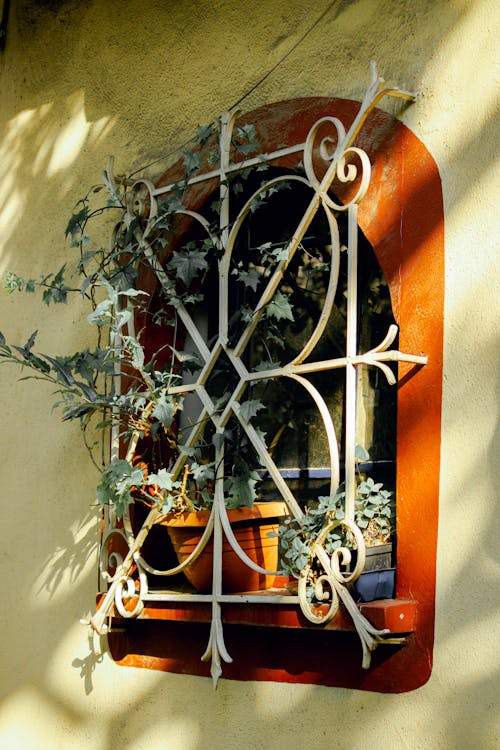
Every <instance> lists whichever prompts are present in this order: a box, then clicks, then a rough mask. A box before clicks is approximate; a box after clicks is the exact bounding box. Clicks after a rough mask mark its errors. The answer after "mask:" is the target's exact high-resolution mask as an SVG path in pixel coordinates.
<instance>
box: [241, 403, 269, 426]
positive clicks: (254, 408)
mask: <svg viewBox="0 0 500 750" xmlns="http://www.w3.org/2000/svg"><path fill="white" fill-rule="evenodd" d="M261 409H264V404H263V403H262V401H258V400H257V399H250V400H249V401H243V403H242V404H240V410H239V413H240V414H241V416H242V417H243V419H244V420H245V422H249V421H250V420H251V418H252V417H255V415H256V414H257V412H258V411H260V410H261Z"/></svg>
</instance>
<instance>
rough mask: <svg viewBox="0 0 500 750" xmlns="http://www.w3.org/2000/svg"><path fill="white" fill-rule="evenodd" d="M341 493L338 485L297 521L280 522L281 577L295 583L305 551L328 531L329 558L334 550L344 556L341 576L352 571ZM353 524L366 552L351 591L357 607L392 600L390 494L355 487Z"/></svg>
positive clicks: (377, 487) (368, 482)
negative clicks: (289, 577)
mask: <svg viewBox="0 0 500 750" xmlns="http://www.w3.org/2000/svg"><path fill="white" fill-rule="evenodd" d="M344 519H345V491H344V488H343V485H340V487H339V488H338V490H337V491H336V492H335V494H334V495H329V496H320V497H319V498H318V500H317V502H314V503H310V504H309V505H308V506H307V507H306V509H305V514H304V517H303V519H302V520H301V521H300V522H299V521H297V520H296V519H285V521H284V522H283V524H282V525H281V526H280V529H279V540H280V560H281V567H282V568H283V569H284V571H285V573H286V574H288V575H289V576H291V577H293V578H297V579H298V578H300V575H301V571H302V570H303V569H304V568H305V566H306V565H308V564H309V563H310V561H311V557H312V555H311V546H312V545H313V543H314V542H315V540H316V539H317V538H318V537H319V536H320V534H321V532H322V530H323V529H326V527H327V526H328V525H332V524H334V523H335V522H338V525H333V527H332V529H331V531H329V533H328V534H327V536H326V539H325V542H324V546H325V549H326V551H327V552H328V553H329V554H330V555H332V554H333V553H334V552H335V551H336V550H337V551H338V550H340V549H344V550H347V551H348V554H347V555H346V556H345V558H344V559H345V563H344V570H345V572H346V573H347V574H348V573H349V571H350V570H351V569H352V568H353V567H354V563H355V560H356V555H357V550H356V543H355V540H354V537H353V535H352V534H351V533H350V532H349V531H348V530H346V529H345V527H344V526H343V525H342V521H343V520H344ZM354 522H355V523H356V525H357V526H358V527H359V529H360V530H361V533H362V536H363V540H364V543H365V546H366V550H365V554H366V561H365V566H364V570H363V572H362V573H361V575H360V576H359V578H358V579H357V580H356V581H354V582H353V583H352V584H351V586H352V589H353V591H354V593H355V595H356V597H357V598H358V599H359V600H361V601H365V602H366V601H373V600H374V599H386V598H391V597H392V596H393V595H394V582H395V569H394V567H392V540H393V535H394V528H395V501H394V497H393V493H392V492H389V491H388V490H386V489H384V487H383V485H382V483H380V482H374V480H373V479H372V478H371V477H367V478H362V479H360V481H359V482H358V484H357V487H356V496H355V508H354Z"/></svg>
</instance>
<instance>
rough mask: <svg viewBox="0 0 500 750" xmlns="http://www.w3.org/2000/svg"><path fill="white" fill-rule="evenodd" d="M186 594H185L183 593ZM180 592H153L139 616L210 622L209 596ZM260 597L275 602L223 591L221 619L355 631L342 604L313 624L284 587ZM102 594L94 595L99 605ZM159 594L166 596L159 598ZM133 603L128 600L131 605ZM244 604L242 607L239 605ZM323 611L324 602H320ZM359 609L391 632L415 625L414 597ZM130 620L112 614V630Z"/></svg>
mask: <svg viewBox="0 0 500 750" xmlns="http://www.w3.org/2000/svg"><path fill="white" fill-rule="evenodd" d="M184 596H185V595H184ZM184 596H183V595H179V600H178V601H171V600H169V601H167V600H166V599H167V597H168V598H169V599H171V597H172V594H171V593H170V592H169V593H166V592H165V593H162V592H156V593H152V594H150V595H149V596H147V597H146V598H145V604H144V609H143V610H142V612H141V614H140V615H139V617H138V619H142V620H158V621H169V622H193V623H209V622H210V621H211V617H212V614H211V612H212V610H211V603H210V599H211V597H210V595H206V596H204V597H199V600H198V601H192V597H190V599H189V600H188V599H187V597H186V598H184ZM260 596H261V598H262V599H263V600H264V599H266V598H268V599H270V597H271V596H272V597H273V598H274V601H271V600H269V603H267V602H264V601H263V602H262V603H260V602H259V603H256V602H255V599H256V598H257V596H256V594H255V592H253V593H252V595H251V598H252V601H251V602H249V601H248V598H249V597H246V596H245V595H244V594H240V595H235V594H227V595H224V594H222V596H221V597H219V601H220V603H221V604H222V605H223V608H222V621H223V622H224V623H227V624H228V625H256V626H261V627H277V628H301V629H309V630H318V629H319V630H327V631H329V630H334V631H335V630H338V631H344V632H354V631H355V627H354V625H353V623H352V620H351V618H350V616H349V613H348V612H347V611H346V610H345V608H344V607H343V606H341V607H340V608H339V611H338V612H337V614H336V615H335V616H334V617H333V619H332V620H331V621H330V622H329V623H327V624H326V625H320V626H318V625H313V624H312V623H310V622H309V621H308V620H307V619H306V618H305V617H304V615H303V614H302V612H301V611H300V608H299V606H298V597H297V596H293V595H291V594H290V593H289V592H288V591H287V590H286V589H268V590H267V591H265V592H262V593H261V595H260ZM103 597H104V595H103V594H99V595H98V597H97V606H98V607H99V605H100V602H101V601H102V599H103ZM162 597H165V598H164V599H163V600H162ZM132 604H135V602H133V601H132V600H131V605H132ZM242 605H244V606H242ZM321 608H323V609H325V610H326V605H321ZM358 609H359V611H360V612H361V614H362V615H364V617H366V619H367V620H368V621H369V622H370V623H371V625H373V626H374V627H375V628H377V629H378V630H383V629H387V630H388V631H390V632H391V633H394V634H403V633H412V632H414V631H415V628H416V620H417V602H416V601H415V600H413V599H379V600H377V601H373V602H367V603H360V604H358ZM128 622H130V620H127V618H124V617H119V616H116V615H115V616H113V618H112V623H113V629H116V628H117V627H118V628H120V627H125V626H126V624H127V623H128Z"/></svg>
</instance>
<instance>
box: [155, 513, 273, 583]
mask: <svg viewBox="0 0 500 750" xmlns="http://www.w3.org/2000/svg"><path fill="white" fill-rule="evenodd" d="M227 513H228V517H229V521H230V523H231V527H232V529H233V532H234V535H235V537H236V539H237V541H238V544H239V545H240V546H241V548H242V549H243V551H244V552H245V553H246V554H247V555H248V557H249V558H250V559H251V560H252V561H253V562H255V563H256V564H257V565H259V566H260V567H261V568H265V569H266V570H277V569H278V536H277V532H278V527H279V524H280V519H281V518H283V516H287V515H288V508H287V506H286V504H285V503H283V502H265V503H255V505H254V507H253V508H247V507H243V508H235V509H232V510H228V512H227ZM209 517H210V513H209V512H208V511H197V512H196V513H181V514H178V515H170V516H167V517H166V518H165V520H164V521H163V523H164V524H165V525H166V526H167V528H168V533H169V536H170V540H171V542H172V545H173V547H174V550H175V552H176V554H177V558H178V560H179V562H183V561H184V560H185V559H186V558H187V557H189V555H190V554H191V553H192V552H193V551H194V549H195V548H196V546H197V544H198V542H199V541H200V539H201V535H202V534H203V531H204V529H205V527H206V525H207V523H208V519H209ZM270 532H275V533H276V536H270V535H269V534H270ZM212 562H213V541H212V540H210V541H209V542H208V544H207V545H206V547H205V549H204V550H203V552H202V553H201V554H200V556H199V557H198V558H197V559H196V560H195V561H194V562H193V563H192V564H191V565H189V566H188V567H187V568H185V569H184V573H185V575H186V577H187V579H188V580H189V581H190V583H192V584H193V586H194V587H195V588H196V589H197V590H198V591H199V592H201V593H207V592H210V591H211V590H212ZM273 584H274V576H266V575H262V574H260V573H257V572H256V571H254V570H252V569H251V568H249V567H248V566H247V565H245V563H243V562H242V561H241V560H240V558H239V557H238V556H237V554H236V553H235V551H234V550H233V549H232V547H231V545H230V544H229V542H228V541H227V539H226V537H225V536H224V538H223V552H222V590H223V592H225V593H234V592H237V591H240V592H243V591H259V590H261V589H267V588H272V586H273Z"/></svg>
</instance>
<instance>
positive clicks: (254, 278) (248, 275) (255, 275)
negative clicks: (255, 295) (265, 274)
mask: <svg viewBox="0 0 500 750" xmlns="http://www.w3.org/2000/svg"><path fill="white" fill-rule="evenodd" d="M234 273H235V274H236V275H237V277H238V281H241V282H242V283H243V284H244V285H245V286H248V287H250V289H252V290H253V291H254V292H256V291H257V286H258V284H259V281H260V279H261V276H260V273H259V272H258V271H256V270H255V268H251V269H250V270H249V271H240V270H237V269H235V271H234Z"/></svg>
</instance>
